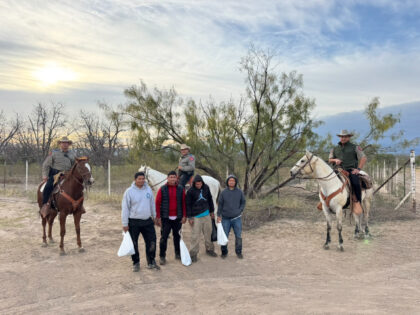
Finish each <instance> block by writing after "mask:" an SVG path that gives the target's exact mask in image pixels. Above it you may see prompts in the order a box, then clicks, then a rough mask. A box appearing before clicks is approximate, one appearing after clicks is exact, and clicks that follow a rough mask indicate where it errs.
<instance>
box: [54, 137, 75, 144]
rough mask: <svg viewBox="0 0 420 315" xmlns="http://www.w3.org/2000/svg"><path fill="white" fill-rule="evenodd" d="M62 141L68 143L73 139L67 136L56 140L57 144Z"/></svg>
mask: <svg viewBox="0 0 420 315" xmlns="http://www.w3.org/2000/svg"><path fill="white" fill-rule="evenodd" d="M62 142H67V143H68V144H72V143H73V141H71V140H70V139H69V138H67V137H62V138H61V139H60V140H58V144H60V143H62Z"/></svg>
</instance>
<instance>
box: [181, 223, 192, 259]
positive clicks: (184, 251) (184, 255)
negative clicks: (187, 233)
mask: <svg viewBox="0 0 420 315" xmlns="http://www.w3.org/2000/svg"><path fill="white" fill-rule="evenodd" d="M179 234H180V235H181V239H180V240H179V248H180V249H181V262H182V264H183V265H184V266H189V265H191V256H190V251H189V250H188V248H187V245H185V242H184V241H183V240H182V233H181V231H179Z"/></svg>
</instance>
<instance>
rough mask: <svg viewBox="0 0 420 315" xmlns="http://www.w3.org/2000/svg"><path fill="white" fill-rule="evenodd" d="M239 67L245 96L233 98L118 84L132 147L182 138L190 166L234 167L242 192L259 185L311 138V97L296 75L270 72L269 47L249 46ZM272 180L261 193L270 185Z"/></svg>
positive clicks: (218, 174)
mask: <svg viewBox="0 0 420 315" xmlns="http://www.w3.org/2000/svg"><path fill="white" fill-rule="evenodd" d="M241 70H242V71H243V72H244V73H245V75H246V96H245V97H244V98H242V99H241V100H240V101H239V102H234V101H232V100H231V101H229V102H221V103H219V104H216V103H215V102H214V101H213V100H209V101H208V102H207V103H206V104H205V105H203V104H197V103H196V102H194V101H193V100H187V101H186V100H184V99H182V98H181V97H179V96H178V95H177V94H176V92H175V90H174V89H171V90H169V91H161V90H159V89H157V88H155V89H153V90H152V91H150V90H149V89H148V88H147V86H146V84H145V83H144V82H142V83H141V84H140V86H132V87H130V88H128V89H127V90H125V95H126V96H127V98H128V99H129V100H130V102H129V104H128V106H127V107H126V109H125V111H126V113H127V114H128V115H129V116H130V117H131V124H132V128H133V129H134V130H136V139H135V141H136V142H137V145H138V148H141V149H142V150H144V149H147V150H161V149H162V148H164V147H168V146H169V147H171V148H173V149H174V150H176V148H177V144H181V143H188V145H190V146H191V147H192V152H193V153H194V154H195V155H196V157H197V162H196V166H197V168H199V169H201V170H203V171H205V172H207V173H208V174H210V175H211V176H214V177H215V178H217V179H218V180H220V181H221V182H223V180H222V178H224V177H225V176H224V175H225V172H229V173H235V174H236V175H238V176H239V178H240V180H241V184H242V187H243V190H244V192H245V193H246V194H247V195H248V196H250V197H253V196H256V195H257V194H260V193H262V188H263V186H264V185H266V184H268V183H269V182H270V179H271V178H272V177H273V176H274V175H275V174H276V172H277V171H278V169H279V168H280V167H281V166H282V165H284V163H285V162H286V161H288V160H289V159H290V158H291V157H292V156H294V155H295V153H296V152H297V151H300V150H302V149H304V148H305V147H306V145H307V144H308V143H310V142H311V141H312V139H314V136H315V135H314V134H313V133H312V128H314V127H316V126H317V125H318V122H315V121H313V120H312V118H311V117H310V113H311V110H312V109H313V108H314V106H315V103H314V101H313V100H310V99H308V98H306V97H305V96H304V95H303V89H302V86H303V81H302V76H301V75H298V74H297V73H296V72H291V73H288V74H285V73H281V74H278V73H276V71H275V68H274V67H273V66H272V55H270V54H269V53H265V52H262V51H257V50H256V49H254V48H252V49H251V50H250V51H249V53H248V55H247V56H246V57H244V58H243V59H242V61H241ZM271 186H272V187H271V189H269V190H266V191H265V192H263V194H267V193H270V192H271V191H274V190H275V189H277V187H275V185H273V184H272V183H271Z"/></svg>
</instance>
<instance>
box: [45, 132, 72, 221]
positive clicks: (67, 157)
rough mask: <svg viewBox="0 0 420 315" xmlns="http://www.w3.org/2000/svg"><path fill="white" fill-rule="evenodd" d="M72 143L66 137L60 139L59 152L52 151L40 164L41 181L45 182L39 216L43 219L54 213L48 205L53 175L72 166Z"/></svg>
mask: <svg viewBox="0 0 420 315" xmlns="http://www.w3.org/2000/svg"><path fill="white" fill-rule="evenodd" d="M72 143H73V142H72V141H71V140H69V139H68V138H67V137H63V138H61V139H60V140H59V141H58V145H59V146H60V150H54V151H52V153H50V155H48V156H47V158H46V159H45V161H44V163H43V164H42V179H43V180H44V181H46V182H47V183H46V185H45V187H44V190H43V192H42V207H41V210H40V214H41V216H42V217H43V218H45V217H46V216H47V215H48V214H50V213H51V212H52V211H56V210H55V209H54V210H53V209H52V207H51V205H50V203H49V199H50V195H51V192H52V190H53V188H54V187H53V185H54V175H56V174H57V173H59V172H61V171H68V170H69V169H71V167H72V166H73V164H74V161H75V159H76V154H75V153H74V152H73V151H72V150H69V147H70V145H72Z"/></svg>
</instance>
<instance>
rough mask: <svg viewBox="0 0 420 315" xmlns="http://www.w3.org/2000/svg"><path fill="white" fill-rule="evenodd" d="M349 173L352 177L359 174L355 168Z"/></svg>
mask: <svg viewBox="0 0 420 315" xmlns="http://www.w3.org/2000/svg"><path fill="white" fill-rule="evenodd" d="M351 173H352V174H354V175H358V174H359V173H360V171H359V170H358V169H357V168H354V169H353V170H352V171H351Z"/></svg>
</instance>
